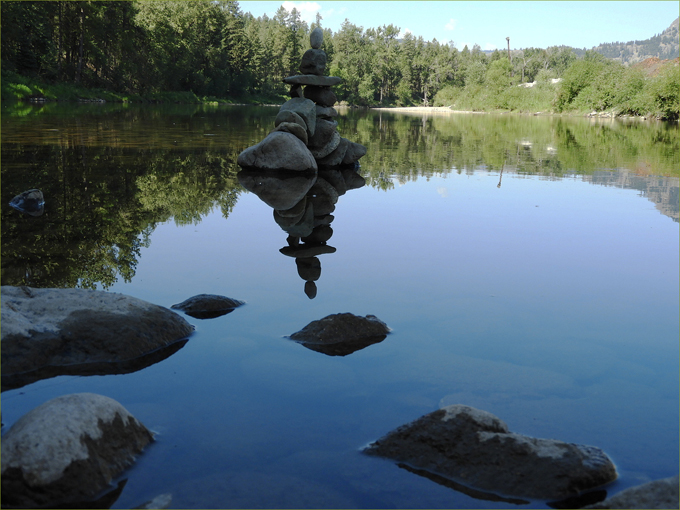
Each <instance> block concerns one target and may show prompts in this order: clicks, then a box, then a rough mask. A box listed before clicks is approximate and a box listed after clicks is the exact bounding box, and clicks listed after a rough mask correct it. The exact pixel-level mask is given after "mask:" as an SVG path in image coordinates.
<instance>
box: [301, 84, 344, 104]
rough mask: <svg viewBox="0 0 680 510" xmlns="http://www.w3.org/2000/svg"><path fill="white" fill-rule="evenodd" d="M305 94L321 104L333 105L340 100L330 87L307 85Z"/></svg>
mask: <svg viewBox="0 0 680 510" xmlns="http://www.w3.org/2000/svg"><path fill="white" fill-rule="evenodd" d="M303 94H304V96H305V97H306V98H307V99H311V100H312V101H314V102H315V103H316V104H318V105H321V106H333V105H334V104H335V103H337V102H338V98H337V96H336V95H335V94H334V93H333V91H332V90H331V89H330V88H328V87H323V86H315V85H307V86H306V87H305V90H304V92H303Z"/></svg>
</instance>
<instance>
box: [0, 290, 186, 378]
mask: <svg viewBox="0 0 680 510" xmlns="http://www.w3.org/2000/svg"><path fill="white" fill-rule="evenodd" d="M1 291H2V379H3V388H4V387H5V384H6V383H7V382H8V381H9V384H10V386H13V387H17V386H16V385H15V384H13V383H12V382H11V379H12V378H13V377H19V378H21V379H22V381H23V383H22V384H26V383H28V382H32V380H38V379H42V378H46V377H54V376H55V375H60V374H61V373H68V374H72V375H76V374H79V372H78V370H79V367H80V368H82V371H83V374H85V373H93V372H96V370H94V369H93V367H95V368H97V369H101V370H102V372H101V373H119V372H118V370H117V365H116V364H120V363H123V364H125V363H130V362H131V361H133V360H137V359H140V358H142V357H145V356H149V355H150V354H153V353H157V352H159V351H161V350H163V349H168V348H170V347H172V346H173V344H176V343H179V342H180V341H181V340H184V339H186V337H188V336H189V335H190V334H191V333H192V331H193V326H191V324H189V323H188V322H187V321H186V320H184V319H183V318H182V317H180V316H179V315H178V314H176V313H175V312H173V311H171V310H168V309H167V308H163V307H161V306H158V305H154V304H152V303H148V302H146V301H142V300H141V299H137V298H133V297H130V296H125V295H123V294H115V293H111V292H103V291H94V290H83V289H33V288H29V287H10V286H3V287H2V290H1ZM155 361H158V360H155ZM149 364H150V363H149ZM126 366H127V365H126ZM140 368H141V367H140ZM61 369H63V371H60V370H61ZM122 371H123V372H125V371H129V370H122ZM31 374H33V375H34V376H35V377H33V378H32V380H31V377H30V375H31ZM27 377H28V379H27Z"/></svg>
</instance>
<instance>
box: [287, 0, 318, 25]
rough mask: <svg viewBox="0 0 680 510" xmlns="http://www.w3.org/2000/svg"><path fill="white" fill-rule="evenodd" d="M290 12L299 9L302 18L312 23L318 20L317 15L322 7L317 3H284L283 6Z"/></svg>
mask: <svg viewBox="0 0 680 510" xmlns="http://www.w3.org/2000/svg"><path fill="white" fill-rule="evenodd" d="M281 5H282V6H283V8H284V9H286V10H287V11H288V12H290V11H292V10H293V9H297V10H298V12H299V13H300V18H302V20H303V21H306V22H307V23H312V22H313V21H314V20H315V19H316V13H317V12H319V11H320V10H321V5H319V4H318V3H317V2H289V1H286V2H283V3H282V4H281Z"/></svg>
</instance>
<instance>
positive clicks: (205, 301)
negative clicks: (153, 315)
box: [170, 294, 245, 319]
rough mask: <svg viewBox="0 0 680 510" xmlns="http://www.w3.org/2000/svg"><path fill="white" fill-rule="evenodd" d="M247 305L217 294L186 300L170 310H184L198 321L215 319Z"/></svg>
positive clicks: (201, 295) (199, 295) (200, 295)
mask: <svg viewBox="0 0 680 510" xmlns="http://www.w3.org/2000/svg"><path fill="white" fill-rule="evenodd" d="M243 304H245V302H244V301H239V300H238V299H232V298H229V297H226V296H219V295H217V294H198V295H197V296H193V297H190V298H189V299H185V300H184V301H182V302H181V303H177V304H175V305H172V306H171V307H170V308H173V309H175V310H182V311H183V312H184V313H186V314H187V315H190V316H192V317H195V318H196V319H214V318H215V317H220V316H222V315H226V314H228V313H230V312H233V311H234V309H235V308H238V307H239V306H241V305H243Z"/></svg>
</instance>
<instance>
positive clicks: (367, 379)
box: [2, 104, 680, 508]
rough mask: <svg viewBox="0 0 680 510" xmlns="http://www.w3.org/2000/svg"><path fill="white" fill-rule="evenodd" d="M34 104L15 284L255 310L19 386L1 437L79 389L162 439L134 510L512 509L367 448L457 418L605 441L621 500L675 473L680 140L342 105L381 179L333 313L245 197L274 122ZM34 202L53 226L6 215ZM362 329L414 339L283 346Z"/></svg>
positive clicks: (28, 124) (6, 265)
mask: <svg viewBox="0 0 680 510" xmlns="http://www.w3.org/2000/svg"><path fill="white" fill-rule="evenodd" d="M3 108H5V107H3ZM22 108H23V109H15V110H13V111H11V112H10V110H9V109H3V117H2V179H3V181H2V183H3V185H2V233H3V236H2V284H3V285H29V286H35V287H75V286H80V287H85V288H99V289H105V290H107V291H111V292H122V293H125V294H129V295H132V296H135V297H139V298H142V299H145V300H148V301H151V302H154V303H157V304H160V305H162V306H167V307H169V306H171V305H172V304H175V303H178V302H180V301H183V300H184V299H186V298H188V297H190V296H193V295H195V294H199V293H215V294H222V295H226V296H229V297H232V298H236V299H242V300H245V301H246V303H247V304H246V305H245V306H242V307H240V308H238V309H236V310H235V311H234V312H232V313H230V314H228V315H225V316H222V317H219V318H216V319H210V320H198V319H193V318H191V317H187V319H188V320H189V321H190V322H191V323H192V324H194V325H195V326H196V333H195V334H194V335H193V336H192V337H191V339H190V340H189V342H188V343H187V344H186V345H185V346H184V347H183V348H182V349H181V350H179V351H178V352H177V353H176V354H174V355H172V356H171V357H170V358H168V359H166V360H164V361H162V362H160V363H157V364H155V365H152V366H150V367H148V368H146V369H144V370H141V371H139V372H135V373H132V374H125V375H117V376H113V375H108V376H89V377H71V376H62V377H56V378H52V379H47V380H44V381H40V382H37V383H34V384H32V385H29V386H25V387H23V388H19V389H15V390H10V391H5V392H3V394H2V415H3V422H4V425H5V426H4V427H3V432H5V431H6V430H7V429H8V428H9V426H11V425H12V423H14V422H15V421H16V420H17V419H18V418H19V417H20V416H21V415H23V414H25V413H26V412H28V411H29V410H31V409H33V408H34V407H36V406H37V405H39V404H41V403H43V402H45V401H47V400H49V399H51V398H54V397H56V396H59V395H63V394H67V393H73V392H81V391H91V392H95V393H101V394H103V395H106V396H109V397H111V398H114V399H116V400H118V401H119V402H121V403H122V404H123V405H124V406H125V407H126V408H127V409H128V410H129V411H130V412H132V414H134V415H135V416H136V417H137V418H139V419H140V420H141V421H142V422H143V423H145V424H146V425H147V426H148V427H149V428H151V429H153V430H154V431H156V432H158V436H157V442H156V443H155V444H153V445H152V446H150V447H149V448H148V449H147V450H146V452H145V453H144V454H143V455H142V456H141V457H140V458H139V461H138V463H137V464H136V465H135V467H134V468H132V469H131V470H130V471H128V472H127V473H126V474H125V475H124V476H123V478H128V482H127V485H126V486H125V488H124V490H123V492H122V493H121V496H120V498H119V499H118V501H117V502H116V503H115V505H114V508H130V507H134V506H137V505H139V504H141V503H142V502H144V501H145V500H148V499H150V498H152V497H154V496H156V495H158V494H161V493H171V494H172V498H173V499H172V507H174V508H230V507H232V508H261V507H270V508H287V507H290V508H507V507H508V503H507V502H493V501H488V500H480V499H475V498H473V497H470V496H468V495H466V494H463V493H461V492H458V491H456V490H453V489H451V488H448V487H445V486H443V485H440V484H438V483H436V482H434V481H432V480H429V479H427V478H425V477H422V476H418V475H417V474H414V473H412V472H409V471H407V470H405V469H401V468H399V467H397V466H396V465H395V464H394V463H392V462H389V461H382V460H380V459H376V458H372V457H366V456H364V455H362V454H361V453H360V448H361V447H362V446H363V445H365V444H367V443H368V442H370V441H373V440H375V439H377V438H378V437H380V436H382V435H383V434H385V433H387V432H388V431H390V430H392V429H394V428H395V427H397V426H399V425H401V424H403V423H406V422H408V421H411V420H413V419H416V418H418V417H420V416H422V415H423V414H426V413H428V412H431V411H433V410H436V409H438V408H439V407H441V406H443V405H448V404H456V403H460V404H465V405H470V406H473V407H477V408H480V409H484V410H486V411H489V412H491V413H493V414H496V415H497V416H499V417H500V418H501V419H503V420H504V421H506V422H507V424H508V426H509V428H510V430H512V431H514V432H519V433H524V434H528V435H532V436H536V437H546V438H554V439H560V440H563V441H567V442H575V443H582V444H589V445H594V446H598V447H600V448H602V449H603V450H604V451H605V452H607V453H608V454H609V455H610V457H611V458H612V459H613V460H614V462H615V463H616V465H617V469H618V472H619V474H620V478H619V480H617V481H616V482H614V483H613V484H611V485H610V486H608V487H606V488H605V489H606V490H607V491H608V493H609V494H610V495H611V494H614V493H616V492H618V491H620V490H622V489H624V488H626V487H629V486H632V485H636V484H639V483H643V482H646V481H649V480H652V479H657V478H662V477H667V476H671V475H674V474H677V472H678V449H679V445H678V415H679V406H678V393H679V392H678V378H679V374H678V357H679V353H678V337H679V335H680V332H679V328H678V309H679V307H680V303H679V298H678V297H679V294H680V292H679V288H678V287H679V283H678V282H679V281H680V277H679V274H678V265H679V264H678V262H679V254H678V246H679V236H678V210H679V207H678V188H679V183H678V181H679V179H678V172H677V168H679V167H680V165H679V161H678V152H679V151H678V130H677V126H668V125H664V124H643V123H631V124H625V123H620V122H612V121H606V122H591V121H588V120H585V119H566V118H545V117H543V118H541V117H539V118H534V117H518V116H492V115H474V116H469V115H447V116H429V115H428V116H425V115H415V116H414V115H401V114H394V113H391V112H366V111H356V110H341V115H340V117H339V127H338V129H339V131H340V133H341V135H342V136H345V137H346V138H349V139H350V140H353V141H356V142H359V143H362V144H364V145H366V146H367V147H368V154H367V155H366V156H365V157H364V158H362V160H361V164H362V167H361V169H360V170H359V173H360V174H361V175H362V176H363V177H364V178H365V179H366V181H367V185H366V186H364V187H361V188H359V189H354V190H350V191H348V192H347V193H346V194H345V195H343V196H341V197H340V200H339V201H338V203H337V204H336V210H335V211H334V212H333V215H334V220H333V222H332V224H331V226H332V229H333V236H332V237H331V239H330V240H329V241H328V244H329V245H331V246H333V247H335V248H336V252H335V253H330V254H325V255H321V256H319V260H320V262H321V267H322V271H321V276H320V278H319V279H318V281H316V286H317V294H316V297H315V298H314V299H309V298H308V297H307V295H306V294H305V293H304V285H305V282H304V280H303V279H301V277H300V276H299V275H298V272H297V267H296V264H295V260H294V259H293V258H290V257H287V256H285V255H283V254H282V253H280V252H279V249H280V248H282V247H284V246H286V237H287V234H286V233H285V232H284V231H283V230H281V228H280V227H279V226H278V225H277V224H276V223H275V222H274V219H273V213H272V209H271V208H270V207H268V206H267V205H266V204H264V203H263V202H262V201H260V199H258V198H257V196H255V195H253V194H251V193H248V192H246V191H245V190H243V188H241V187H240V185H239V184H238V181H237V178H236V174H237V172H238V171H239V168H238V166H237V165H236V163H235V161H236V156H237V155H238V154H239V152H240V151H241V150H243V149H244V148H246V147H247V146H249V145H252V144H253V143H255V142H257V141H259V140H261V139H262V138H263V137H264V136H265V135H266V133H267V132H268V131H269V130H270V129H271V128H272V127H273V120H274V117H275V115H276V113H277V109H276V108H274V107H259V108H256V107H218V108H210V107H199V106H188V107H170V108H168V107H166V108H161V107H143V108H142V107H129V108H125V107H121V106H117V105H102V106H96V107H95V106H82V107H78V108H74V107H73V106H64V105H59V104H51V105H47V106H46V107H44V109H43V110H42V111H40V112H38V111H37V109H36V107H29V106H26V107H22ZM30 188H40V189H41V190H42V191H43V193H44V194H45V199H46V209H45V214H43V215H42V216H40V217H29V216H25V215H21V214H20V213H18V212H17V211H15V210H14V209H12V208H11V207H9V205H8V203H9V201H10V200H11V198H12V197H13V196H14V195H16V194H18V193H20V192H21V191H24V190H26V189H30ZM339 312H352V313H355V314H357V315H367V314H374V315H376V316H378V317H379V318H380V319H382V320H383V321H385V322H386V323H387V324H388V325H389V326H390V327H391V328H392V330H393V332H392V333H391V334H390V335H389V336H388V337H387V338H386V339H385V340H384V341H382V342H381V343H378V344H374V345H371V346H368V347H366V348H365V349H362V350H359V351H356V352H354V353H352V354H350V355H347V356H343V357H341V356H326V355H324V354H322V353H319V352H314V351H312V350H309V349H306V348H305V347H303V346H302V345H300V344H297V343H295V342H292V341H290V340H288V339H287V338H285V335H289V334H291V333H293V332H295V331H298V330H299V329H301V328H302V327H304V326H305V325H306V324H308V323H309V322H311V321H313V320H316V319H320V318H322V317H324V316H326V315H329V314H332V313H339ZM521 506H522V507H527V508H546V507H548V504H547V502H545V501H532V502H530V503H529V504H527V505H521Z"/></svg>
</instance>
